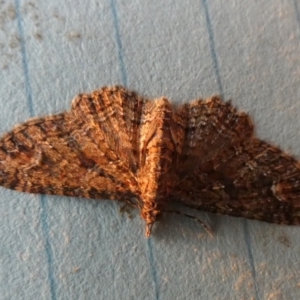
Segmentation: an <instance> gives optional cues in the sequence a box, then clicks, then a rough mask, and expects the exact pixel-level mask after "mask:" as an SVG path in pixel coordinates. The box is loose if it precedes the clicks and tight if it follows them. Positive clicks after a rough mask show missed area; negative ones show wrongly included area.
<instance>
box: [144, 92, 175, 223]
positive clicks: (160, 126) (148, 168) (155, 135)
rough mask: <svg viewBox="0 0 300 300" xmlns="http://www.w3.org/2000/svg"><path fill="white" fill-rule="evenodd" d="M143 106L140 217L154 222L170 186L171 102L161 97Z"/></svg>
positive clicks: (171, 159)
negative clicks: (141, 200)
mask: <svg viewBox="0 0 300 300" xmlns="http://www.w3.org/2000/svg"><path fill="white" fill-rule="evenodd" d="M151 105H152V107H149V108H147V107H146V108H145V110H146V115H145V119H144V120H143V123H142V128H141V144H140V171H139V173H138V182H139V187H140V191H141V197H142V199H143V208H142V212H141V214H142V217H143V218H144V219H145V221H146V223H147V224H148V225H149V224H152V223H154V221H155V219H156V217H157V215H158V214H159V212H160V211H161V210H162V209H163V208H164V207H165V206H166V204H167V201H168V198H169V197H168V194H169V193H170V191H171V188H172V182H173V181H172V180H170V179H171V174H172V170H173V168H172V166H173V158H174V153H175V150H176V149H175V141H174V137H173V135H172V124H173V111H172V108H171V104H170V103H169V101H168V100H167V99H165V98H161V99H159V100H157V101H156V102H154V103H151Z"/></svg>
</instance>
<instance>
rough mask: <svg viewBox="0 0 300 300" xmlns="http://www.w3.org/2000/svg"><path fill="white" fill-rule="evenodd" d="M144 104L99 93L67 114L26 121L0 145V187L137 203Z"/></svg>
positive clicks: (114, 92)
mask: <svg viewBox="0 0 300 300" xmlns="http://www.w3.org/2000/svg"><path fill="white" fill-rule="evenodd" d="M143 104H144V101H143V100H142V99H140V98H138V97H137V96H136V95H135V94H133V93H130V92H127V91H126V90H124V89H122V88H120V87H115V88H103V89H101V90H100V91H96V92H93V93H92V94H90V95H87V94H83V95H79V96H78V97H76V98H75V99H74V100H73V103H72V110H71V111H70V112H66V113H62V114H59V115H55V116H49V117H45V118H39V119H34V120H30V121H28V122H26V123H24V124H22V125H19V126H18V127H16V128H15V129H14V130H13V131H12V132H10V133H8V134H6V135H5V136H4V137H3V138H2V139H1V140H0V184H1V185H2V186H4V187H7V188H10V189H15V190H18V191H23V192H29V193H43V194H57V195H68V196H79V197H87V198H94V199H97V198H100V199H101V198H104V199H115V200H124V199H128V198H132V197H137V198H138V196H139V195H138V190H137V183H136V179H135V171H136V169H137V168H138V160H137V156H138V153H137V152H138V147H137V145H136V143H137V136H138V125H139V122H140V117H141V114H142V109H143Z"/></svg>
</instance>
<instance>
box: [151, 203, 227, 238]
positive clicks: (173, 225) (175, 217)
mask: <svg viewBox="0 0 300 300" xmlns="http://www.w3.org/2000/svg"><path fill="white" fill-rule="evenodd" d="M168 210H169V211H170V212H164V213H162V215H161V216H160V218H159V219H158V221H157V222H156V223H155V225H154V226H153V231H152V235H153V237H155V238H156V239H159V240H160V239H169V238H172V239H173V238H174V236H176V239H178V238H179V239H180V238H184V237H185V236H189V235H201V236H207V237H210V233H209V232H208V231H207V230H206V229H205V228H204V226H202V225H201V224H200V223H199V222H197V220H196V219H193V218H190V217H187V216H185V215H184V214H187V215H189V216H191V217H195V218H197V219H199V220H200V221H202V222H203V223H204V224H205V225H206V226H207V227H208V228H209V229H210V231H211V233H212V235H213V236H215V235H216V234H217V232H218V229H219V228H220V226H221V223H222V218H220V216H218V215H215V214H212V213H208V212H204V211H203V212H201V211H198V210H194V209H190V208H186V207H185V206H182V205H180V204H173V205H171V206H170V207H169V208H168ZM172 211H176V212H180V213H182V214H179V213H172Z"/></svg>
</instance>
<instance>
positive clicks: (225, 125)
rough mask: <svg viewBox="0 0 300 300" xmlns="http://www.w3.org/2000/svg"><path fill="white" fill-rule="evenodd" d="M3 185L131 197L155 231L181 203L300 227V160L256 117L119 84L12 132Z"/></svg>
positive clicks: (3, 152)
mask: <svg viewBox="0 0 300 300" xmlns="http://www.w3.org/2000/svg"><path fill="white" fill-rule="evenodd" d="M0 184H1V185H2V186H4V187H6V188H10V189H14V190H17V191H21V192H28V193H40V194H54V195H66V196H76V197H85V198H92V199H110V200H119V201H122V202H124V203H127V204H128V205H132V206H135V207H138V208H139V209H140V211H141V217H142V218H143V219H144V220H145V222H146V236H149V235H150V233H151V228H152V225H153V224H154V222H155V221H156V219H157V217H158V215H160V214H161V213H163V212H166V211H169V210H168V206H169V205H170V203H172V202H179V203H181V204H183V205H185V206H188V207H191V208H195V209H197V210H204V211H209V212H214V213H219V214H227V215H232V216H236V217H244V218H249V219H257V220H262V221H266V222H274V223H279V224H291V225H295V224H299V223H300V164H299V162H298V161H297V160H296V159H294V158H293V157H291V156H290V155H288V154H286V153H284V152H283V151H281V150H280V149H278V148H276V147H274V146H272V145H270V144H268V143H266V142H264V141H261V140H259V139H257V138H256V137H255V136H254V134H253V124H252V122H251V120H250V118H249V116H248V115H247V114H245V113H243V112H238V111H237V110H236V109H235V108H234V107H233V106H232V105H231V104H230V103H229V102H223V101H222V100H221V99H220V98H219V97H212V98H209V99H207V100H205V101H204V100H201V99H200V100H195V101H192V102H191V103H186V104H183V105H179V106H175V105H172V104H171V103H170V102H169V100H168V99H166V98H164V97H162V98H159V99H156V100H154V101H151V100H148V99H144V98H141V97H140V96H138V95H137V94H135V93H134V92H130V91H128V90H126V89H124V88H122V87H119V86H116V87H104V88H102V89H101V90H97V91H94V92H93V93H91V94H81V95H79V96H77V97H76V98H75V99H74V100H73V102H72V109H71V110H70V111H67V112H64V113H61V114H58V115H54V116H48V117H44V118H37V119H32V120H29V121H28V122H26V123H24V124H22V125H19V126H17V127H16V128H15V129H14V130H12V131H11V132H9V133H7V134H5V135H4V136H3V137H2V139H1V140H0ZM177 213H178V212H177ZM200 222H201V221H200Z"/></svg>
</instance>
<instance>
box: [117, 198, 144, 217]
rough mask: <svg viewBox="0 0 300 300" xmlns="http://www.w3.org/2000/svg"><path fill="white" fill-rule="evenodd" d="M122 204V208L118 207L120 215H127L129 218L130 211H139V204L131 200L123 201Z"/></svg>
mask: <svg viewBox="0 0 300 300" xmlns="http://www.w3.org/2000/svg"><path fill="white" fill-rule="evenodd" d="M123 201H124V202H123V203H122V206H121V207H120V213H127V214H128V215H129V217H130V218H131V217H132V216H131V211H132V209H133V208H137V209H139V208H140V207H139V203H138V202H134V201H132V199H128V198H126V199H124V200H123Z"/></svg>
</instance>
